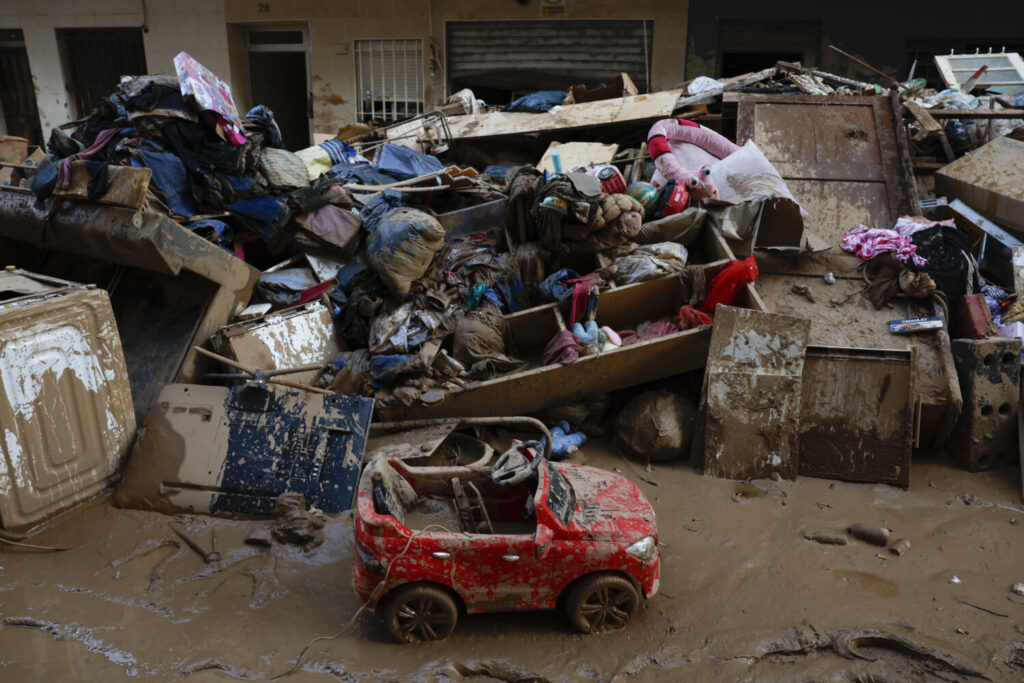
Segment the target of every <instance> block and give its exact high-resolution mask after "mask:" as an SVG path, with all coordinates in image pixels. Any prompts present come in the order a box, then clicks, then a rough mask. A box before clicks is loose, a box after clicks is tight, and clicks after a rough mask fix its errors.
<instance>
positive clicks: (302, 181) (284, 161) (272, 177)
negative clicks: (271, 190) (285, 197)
mask: <svg viewBox="0 0 1024 683" xmlns="http://www.w3.org/2000/svg"><path fill="white" fill-rule="evenodd" d="M260 170H261V171H263V175H264V176H266V178H267V182H268V183H270V186H271V187H283V188H295V187H304V186H306V185H308V184H309V177H308V176H307V175H306V165H305V164H303V163H302V159H300V158H299V157H297V156H295V155H294V154H292V153H291V152H289V151H288V150H286V149H277V148H275V147H267V148H266V149H264V150H263V155H262V156H261V157H260Z"/></svg>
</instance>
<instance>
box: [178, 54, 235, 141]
mask: <svg viewBox="0 0 1024 683" xmlns="http://www.w3.org/2000/svg"><path fill="white" fill-rule="evenodd" d="M174 69H175V71H177V73H178V83H179V86H180V87H181V94H182V95H184V96H186V97H188V96H192V98H193V99H194V100H195V103H196V106H197V107H198V108H199V109H202V110H203V111H212V112H214V113H216V114H217V116H218V121H217V123H218V124H220V125H221V126H222V127H223V130H224V134H225V136H226V137H227V140H228V141H229V142H231V143H232V144H235V145H243V144H245V132H244V131H243V130H242V121H241V118H240V117H239V116H238V110H237V109H235V101H234V99H233V98H232V97H231V87H230V86H229V85H228V84H227V83H225V82H224V81H222V80H220V79H219V78H217V76H216V75H214V73H213V72H212V71H210V70H209V69H207V68H206V67H205V66H203V65H202V64H200V63H199V62H197V61H196V60H195V59H193V58H192V57H191V56H190V55H189V54H188V53H187V52H179V53H178V55H177V56H176V57H175V58H174Z"/></svg>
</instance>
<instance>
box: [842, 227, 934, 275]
mask: <svg viewBox="0 0 1024 683" xmlns="http://www.w3.org/2000/svg"><path fill="white" fill-rule="evenodd" d="M839 246H841V247H842V248H843V250H845V251H848V252H850V253H851V254H856V255H857V256H859V257H860V258H862V259H865V260H869V259H873V258H874V257H876V256H878V255H879V254H882V253H884V252H887V251H892V252H895V255H896V258H897V259H899V260H900V261H906V260H907V259H908V258H909V259H913V262H914V265H915V266H918V267H923V266H925V265H927V264H928V261H927V260H926V259H923V258H921V257H920V256H918V255H917V253H916V252H917V246H915V245H914V243H913V242H911V240H910V237H909V236H908V235H901V234H900V233H898V232H896V231H895V230H886V229H884V228H869V227H867V226H866V225H859V226H857V228H856V229H854V230H851V231H850V232H848V233H846V235H845V236H844V237H843V241H842V242H841V243H840V245H839Z"/></svg>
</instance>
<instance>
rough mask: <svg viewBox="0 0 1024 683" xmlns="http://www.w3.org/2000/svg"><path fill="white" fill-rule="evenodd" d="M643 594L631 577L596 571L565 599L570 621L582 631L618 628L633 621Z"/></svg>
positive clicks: (589, 631) (615, 629)
mask: <svg viewBox="0 0 1024 683" xmlns="http://www.w3.org/2000/svg"><path fill="white" fill-rule="evenodd" d="M639 603H640V596H639V595H638V594H637V592H636V588H635V587H634V586H633V584H632V583H630V582H629V581H628V580H627V579H625V578H623V577H621V576H616V575H614V574H594V575H592V576H588V577H586V578H585V579H583V580H582V581H580V582H579V583H578V584H576V586H575V587H574V588H573V589H572V592H571V593H569V597H568V599H567V600H566V601H565V611H566V613H567V614H568V615H569V621H571V622H572V625H573V626H575V627H576V630H578V631H580V632H581V633H601V632H602V631H617V630H618V629H620V628H622V627H624V626H625V625H626V624H627V623H629V618H630V617H632V616H633V613H634V612H636V609H637V606H638V605H639Z"/></svg>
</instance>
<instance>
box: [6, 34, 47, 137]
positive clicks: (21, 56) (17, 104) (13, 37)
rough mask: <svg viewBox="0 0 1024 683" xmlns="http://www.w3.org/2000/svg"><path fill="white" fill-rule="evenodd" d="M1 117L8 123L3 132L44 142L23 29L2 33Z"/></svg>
mask: <svg viewBox="0 0 1024 683" xmlns="http://www.w3.org/2000/svg"><path fill="white" fill-rule="evenodd" d="M0 117H2V120H3V123H4V130H3V131H0V132H3V133H4V134H6V135H16V136H18V137H22V138H27V139H28V141H29V142H30V143H31V144H33V145H41V144H42V143H43V132H42V129H41V127H40V125H39V111H38V110H37V109H36V94H35V89H34V88H33V87H32V72H31V71H29V67H28V53H27V52H26V51H25V39H24V37H23V35H22V33H21V29H6V30H3V31H0Z"/></svg>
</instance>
